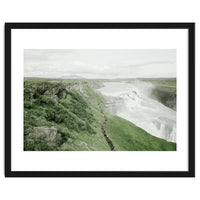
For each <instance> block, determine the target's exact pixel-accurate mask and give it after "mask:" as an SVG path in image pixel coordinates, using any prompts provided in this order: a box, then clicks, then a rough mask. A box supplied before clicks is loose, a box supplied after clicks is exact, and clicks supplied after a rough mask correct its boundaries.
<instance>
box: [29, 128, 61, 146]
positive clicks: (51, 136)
mask: <svg viewBox="0 0 200 200" xmlns="http://www.w3.org/2000/svg"><path fill="white" fill-rule="evenodd" d="M26 137H27V139H28V140H29V141H31V140H33V141H37V142H40V143H45V144H46V145H47V146H59V145H60V144H61V143H62V137H61V134H60V133H59V129H58V128H57V127H33V129H32V132H31V133H29V134H28V135H27V136H26Z"/></svg>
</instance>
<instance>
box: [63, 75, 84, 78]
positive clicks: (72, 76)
mask: <svg viewBox="0 0 200 200" xmlns="http://www.w3.org/2000/svg"><path fill="white" fill-rule="evenodd" d="M60 78H61V79H85V78H83V77H81V76H76V75H70V76H61V77H60Z"/></svg>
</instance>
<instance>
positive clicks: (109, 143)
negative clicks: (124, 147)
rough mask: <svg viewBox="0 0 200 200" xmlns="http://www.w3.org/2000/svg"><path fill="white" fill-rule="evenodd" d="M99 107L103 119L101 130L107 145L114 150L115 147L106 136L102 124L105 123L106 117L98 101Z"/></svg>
mask: <svg viewBox="0 0 200 200" xmlns="http://www.w3.org/2000/svg"><path fill="white" fill-rule="evenodd" d="M98 106H99V109H100V111H101V113H102V114H103V115H104V118H105V121H104V122H103V124H102V125H101V132H102V133H103V135H104V137H105V139H106V141H107V143H108V145H109V146H110V148H111V150H112V151H115V150H116V149H115V147H114V146H113V144H112V142H111V140H110V139H109V138H108V135H107V134H106V130H105V129H104V125H105V124H106V123H107V117H106V116H105V114H104V112H103V109H102V108H101V106H100V103H98Z"/></svg>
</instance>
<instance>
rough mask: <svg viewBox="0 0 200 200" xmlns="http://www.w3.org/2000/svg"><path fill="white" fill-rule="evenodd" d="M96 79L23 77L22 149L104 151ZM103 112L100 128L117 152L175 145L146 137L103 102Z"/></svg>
mask: <svg viewBox="0 0 200 200" xmlns="http://www.w3.org/2000/svg"><path fill="white" fill-rule="evenodd" d="M100 84H101V83H100V82H99V81H97V80H58V79H57V80H55V79H52V80H51V79H48V80H45V79H25V81H24V150H27V151H59V150H60V151H109V150H110V148H109V146H108V144H107V143H106V140H105V138H104V136H103V134H102V133H101V124H102V123H103V121H104V117H103V115H102V114H101V113H100V111H99V108H98V106H97V104H98V103H99V102H104V98H103V97H102V96H101V95H100V94H99V93H97V92H95V88H97V87H99V85H100ZM102 106H103V103H102ZM103 107H104V106H103ZM104 111H105V113H106V115H107V117H108V123H107V124H106V127H105V129H106V131H107V134H108V136H109V137H110V139H111V140H112V142H113V144H114V146H115V147H116V149H117V150H118V151H160V150H176V144H175V143H170V142H167V141H165V140H162V139H159V138H156V137H153V136H151V135H150V134H148V133H147V132H145V131H144V130H142V129H140V128H138V127H136V126H135V125H134V124H132V123H130V122H128V121H126V120H124V119H121V118H119V117H116V116H113V115H111V114H110V113H109V112H108V111H107V110H106V108H105V107H104Z"/></svg>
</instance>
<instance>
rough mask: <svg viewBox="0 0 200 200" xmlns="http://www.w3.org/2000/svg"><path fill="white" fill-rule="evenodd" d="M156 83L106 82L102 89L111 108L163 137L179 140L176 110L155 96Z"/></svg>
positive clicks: (115, 112)
mask: <svg viewBox="0 0 200 200" xmlns="http://www.w3.org/2000/svg"><path fill="white" fill-rule="evenodd" d="M153 88H154V85H153V84H152V83H150V82H144V81H140V80H135V81H130V82H127V81H118V82H117V81H116V82H105V83H104V86H103V87H102V88H100V89H98V90H99V91H100V92H101V93H102V94H103V95H104V96H106V99H107V106H108V108H109V110H110V111H111V112H113V113H114V114H116V115H117V116H119V117H122V118H124V119H126V120H128V121H130V122H132V123H134V124H135V125H136V126H138V127H140V128H142V129H144V130H145V131H146V132H148V133H150V134H151V135H154V136H156V137H159V138H163V139H165V140H167V141H170V142H176V111H174V110H172V109H170V108H168V107H166V106H164V105H163V104H161V103H160V102H158V101H156V100H154V99H152V98H151V96H150V94H151V92H152V89H153Z"/></svg>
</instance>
